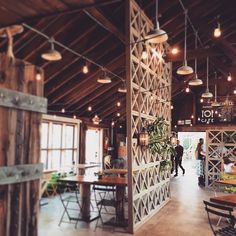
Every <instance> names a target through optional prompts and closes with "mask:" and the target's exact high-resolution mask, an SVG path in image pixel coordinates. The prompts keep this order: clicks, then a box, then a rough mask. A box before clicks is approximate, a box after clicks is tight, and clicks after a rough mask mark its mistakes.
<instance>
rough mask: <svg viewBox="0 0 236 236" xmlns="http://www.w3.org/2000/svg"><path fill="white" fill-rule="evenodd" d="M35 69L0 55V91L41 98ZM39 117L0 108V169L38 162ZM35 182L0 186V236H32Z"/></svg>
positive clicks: (36, 204) (36, 200) (34, 232)
mask: <svg viewBox="0 0 236 236" xmlns="http://www.w3.org/2000/svg"><path fill="white" fill-rule="evenodd" d="M35 76H36V68H35V66H33V65H29V64H28V63H25V62H23V61H20V60H14V61H12V60H11V59H10V58H8V57H6V56H5V54H0V88H7V89H11V90H15V91H21V92H24V93H29V94H33V95H37V96H41V97H42V96H43V75H42V80H41V81H37V80H36V79H35ZM40 125H41V114H40V113H36V112H30V111H23V110H18V109H12V108H6V107H0V166H11V165H20V164H36V163H39V162H40ZM38 208H39V180H35V181H30V182H24V183H19V184H12V185H2V186H0V235H1V236H36V235H37V224H38V220H37V215H38Z"/></svg>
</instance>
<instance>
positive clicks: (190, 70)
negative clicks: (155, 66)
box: [177, 10, 193, 75]
mask: <svg viewBox="0 0 236 236" xmlns="http://www.w3.org/2000/svg"><path fill="white" fill-rule="evenodd" d="M184 13H185V24H184V25H185V26H184V28H185V30H184V63H183V66H181V67H180V68H178V70H177V74H178V75H189V74H192V73H193V68H192V67H190V66H188V63H187V10H185V12H184Z"/></svg>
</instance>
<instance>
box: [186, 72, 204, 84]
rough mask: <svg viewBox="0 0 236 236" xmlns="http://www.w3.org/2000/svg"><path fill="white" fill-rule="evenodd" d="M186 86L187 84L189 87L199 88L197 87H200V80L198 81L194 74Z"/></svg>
mask: <svg viewBox="0 0 236 236" xmlns="http://www.w3.org/2000/svg"><path fill="white" fill-rule="evenodd" d="M188 84H189V85H190V86H199V85H202V84H203V82H202V80H201V79H198V76H197V74H196V73H195V76H194V78H193V79H191V80H190V81H189V82H188Z"/></svg>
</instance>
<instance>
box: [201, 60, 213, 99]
mask: <svg viewBox="0 0 236 236" xmlns="http://www.w3.org/2000/svg"><path fill="white" fill-rule="evenodd" d="M208 70H209V58H208V57H207V87H206V91H205V93H203V94H202V98H212V97H213V94H212V93H211V92H210V91H209V84H208V83H209V76H208V74H209V71H208Z"/></svg>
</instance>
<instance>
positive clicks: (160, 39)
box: [145, 0, 168, 43]
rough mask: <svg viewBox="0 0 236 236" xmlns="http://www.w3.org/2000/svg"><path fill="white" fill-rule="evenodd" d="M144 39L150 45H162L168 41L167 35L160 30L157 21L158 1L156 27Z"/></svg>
mask: <svg viewBox="0 0 236 236" xmlns="http://www.w3.org/2000/svg"><path fill="white" fill-rule="evenodd" d="M145 39H146V40H147V41H148V42H150V43H164V42H166V41H167V39H168V35H167V33H166V32H165V31H164V30H162V29H160V24H159V21H158V0H156V26H155V28H154V29H153V30H151V31H150V32H149V33H148V34H147V36H146V37H145Z"/></svg>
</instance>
